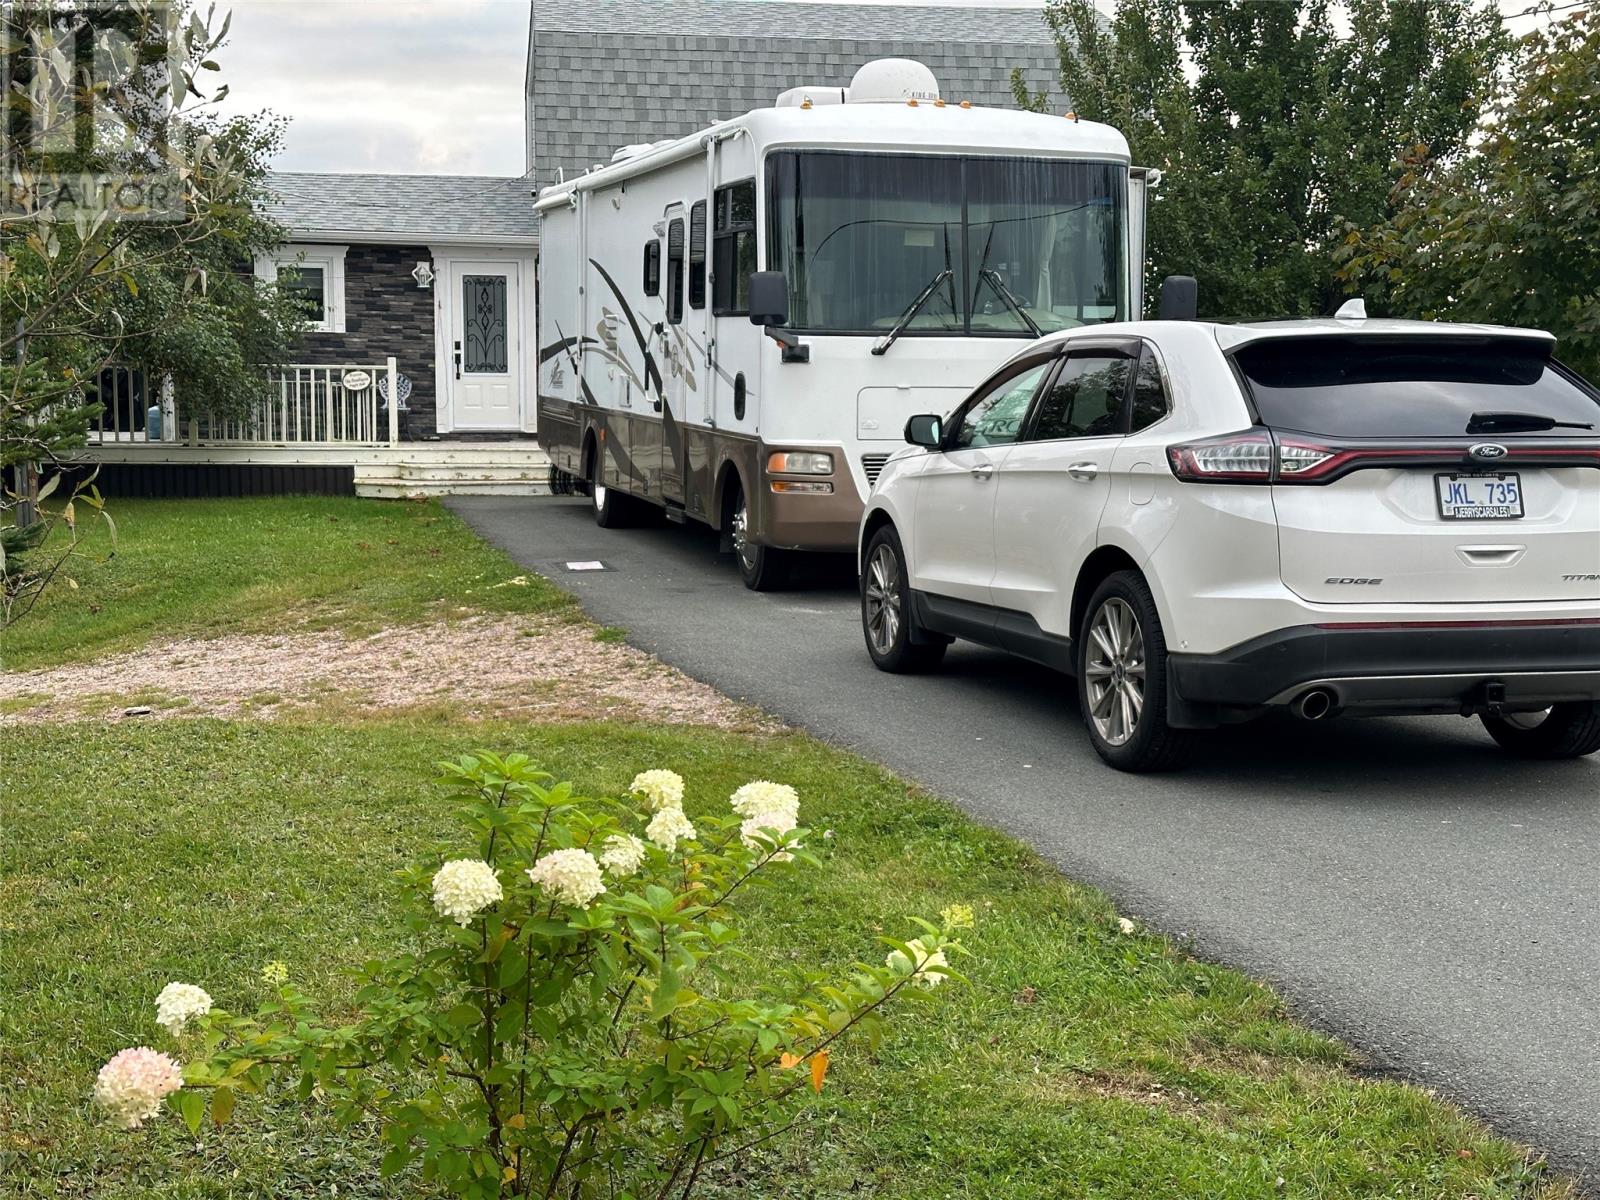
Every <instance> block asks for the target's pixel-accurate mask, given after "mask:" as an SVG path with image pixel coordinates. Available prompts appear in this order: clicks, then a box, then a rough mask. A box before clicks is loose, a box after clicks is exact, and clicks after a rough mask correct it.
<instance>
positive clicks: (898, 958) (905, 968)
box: [883, 938, 950, 988]
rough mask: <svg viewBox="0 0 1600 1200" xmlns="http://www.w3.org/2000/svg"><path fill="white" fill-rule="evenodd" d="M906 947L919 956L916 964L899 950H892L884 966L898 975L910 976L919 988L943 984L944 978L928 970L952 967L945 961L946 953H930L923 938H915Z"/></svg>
mask: <svg viewBox="0 0 1600 1200" xmlns="http://www.w3.org/2000/svg"><path fill="white" fill-rule="evenodd" d="M906 945H907V946H908V947H910V949H911V952H912V953H913V954H915V955H916V956H917V960H916V962H914V963H913V962H912V961H911V960H910V959H909V958H907V957H906V956H905V954H904V953H903V952H901V951H899V950H891V951H890V952H889V957H888V958H886V959H884V960H883V961H884V965H885V966H887V967H888V968H889V969H890V970H891V971H895V972H897V973H898V974H901V975H910V976H911V978H912V980H913V981H914V982H915V983H916V984H917V985H918V986H919V987H925V988H932V987H938V986H939V985H940V984H941V983H943V982H944V976H943V975H936V974H933V973H931V972H930V971H929V970H928V968H929V967H948V966H949V965H950V964H949V963H948V962H946V961H945V957H944V951H943V950H933V951H932V952H931V953H930V951H929V947H928V944H927V943H926V942H925V941H923V940H922V939H921V938H913V939H912V940H911V941H909V942H907V943H906Z"/></svg>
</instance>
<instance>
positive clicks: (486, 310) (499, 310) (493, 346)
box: [461, 275, 506, 375]
mask: <svg viewBox="0 0 1600 1200" xmlns="http://www.w3.org/2000/svg"><path fill="white" fill-rule="evenodd" d="M461 313H462V320H461V332H462V347H461V350H462V354H461V369H462V370H463V371H466V372H467V373H468V374H471V375H503V374H504V373H505V371H506V277H505V276H504V275H463V276H462V277H461Z"/></svg>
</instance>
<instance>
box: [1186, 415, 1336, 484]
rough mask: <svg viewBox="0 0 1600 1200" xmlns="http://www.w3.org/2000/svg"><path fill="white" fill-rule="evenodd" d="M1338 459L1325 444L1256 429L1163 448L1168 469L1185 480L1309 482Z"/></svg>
mask: <svg viewBox="0 0 1600 1200" xmlns="http://www.w3.org/2000/svg"><path fill="white" fill-rule="evenodd" d="M1342 457H1343V456H1342V455H1341V453H1340V452H1339V451H1338V450H1335V449H1333V448H1332V447H1330V446H1319V445H1318V444H1316V443H1315V442H1305V441H1299V440H1296V439H1293V438H1280V437H1277V436H1276V435H1275V434H1274V433H1273V432H1272V430H1270V429H1262V428H1259V427H1257V428H1254V429H1246V430H1244V431H1243V432H1240V433H1229V434H1224V435H1223V436H1222V437H1217V438H1208V439H1206V440H1205V441H1203V442H1189V443H1187V444H1186V445H1182V446H1168V447H1167V461H1168V462H1170V463H1171V464H1172V473H1173V474H1174V475H1176V476H1177V477H1178V478H1179V479H1181V480H1183V481H1184V482H1185V483H1302V482H1304V483H1309V482H1314V481H1316V480H1317V479H1318V478H1319V477H1321V476H1325V475H1326V474H1327V472H1328V471H1329V470H1331V469H1332V467H1333V466H1334V465H1336V464H1337V463H1338V462H1339V460H1340V459H1341V458H1342Z"/></svg>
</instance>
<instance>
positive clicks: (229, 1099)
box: [211, 1087, 234, 1126]
mask: <svg viewBox="0 0 1600 1200" xmlns="http://www.w3.org/2000/svg"><path fill="white" fill-rule="evenodd" d="M233 1102H234V1092H233V1089H232V1088H231V1087H219V1088H218V1089H217V1090H216V1091H215V1092H213V1093H212V1094H211V1121H212V1124H214V1125H219V1126H221V1125H226V1124H227V1123H228V1118H229V1117H231V1116H233Z"/></svg>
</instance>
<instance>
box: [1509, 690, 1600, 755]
mask: <svg viewBox="0 0 1600 1200" xmlns="http://www.w3.org/2000/svg"><path fill="white" fill-rule="evenodd" d="M1541 716H1542V718H1543V719H1542V720H1541V719H1539V718H1540V717H1541ZM1482 719H1483V727H1484V728H1485V729H1487V730H1488V731H1489V736H1490V737H1492V738H1493V739H1494V740H1495V741H1497V742H1499V743H1500V745H1501V747H1502V748H1503V749H1505V750H1509V751H1510V752H1511V753H1512V754H1515V755H1518V756H1519V757H1521V758H1582V757H1583V756H1584V755H1585V754H1593V753H1594V752H1595V751H1596V750H1600V704H1597V703H1595V702H1593V701H1590V702H1587V703H1585V702H1582V701H1578V702H1574V703H1570V704H1556V705H1552V706H1551V707H1550V709H1549V710H1548V711H1547V712H1545V713H1543V714H1540V713H1515V714H1511V715H1508V716H1503V717H1493V716H1490V715H1488V714H1487V713H1485V714H1484V716H1483V718H1482Z"/></svg>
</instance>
